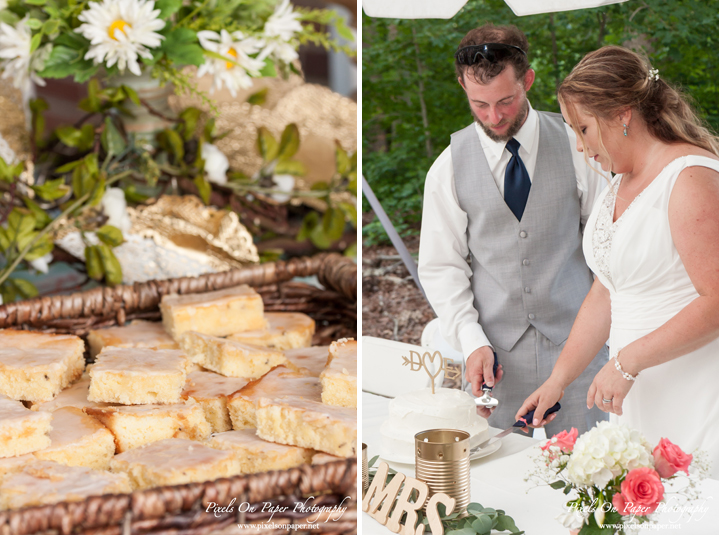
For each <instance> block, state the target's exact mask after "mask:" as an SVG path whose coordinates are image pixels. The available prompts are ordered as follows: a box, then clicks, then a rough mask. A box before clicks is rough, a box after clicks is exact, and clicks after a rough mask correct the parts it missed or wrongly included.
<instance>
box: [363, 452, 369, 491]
mask: <svg viewBox="0 0 719 535" xmlns="http://www.w3.org/2000/svg"><path fill="white" fill-rule="evenodd" d="M368 488H369V469H368V468H367V444H365V443H364V442H363V443H362V496H364V493H365V492H367V489H368Z"/></svg>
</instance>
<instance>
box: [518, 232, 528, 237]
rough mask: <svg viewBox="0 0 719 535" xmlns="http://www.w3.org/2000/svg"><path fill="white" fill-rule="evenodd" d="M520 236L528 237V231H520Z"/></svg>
mask: <svg viewBox="0 0 719 535" xmlns="http://www.w3.org/2000/svg"><path fill="white" fill-rule="evenodd" d="M519 237H520V238H526V237H527V233H526V232H525V231H522V232H520V233H519Z"/></svg>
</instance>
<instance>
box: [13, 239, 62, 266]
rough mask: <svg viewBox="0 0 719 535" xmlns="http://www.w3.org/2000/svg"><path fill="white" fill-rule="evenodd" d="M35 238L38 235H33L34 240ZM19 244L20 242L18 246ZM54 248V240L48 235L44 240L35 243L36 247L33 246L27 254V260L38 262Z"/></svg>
mask: <svg viewBox="0 0 719 535" xmlns="http://www.w3.org/2000/svg"><path fill="white" fill-rule="evenodd" d="M35 236H36V234H33V235H32V237H33V238H34V237H35ZM19 243H20V242H18V245H19ZM25 245H27V244H25ZM54 248H55V244H54V243H53V242H52V239H51V238H50V236H49V235H48V234H45V235H44V236H43V237H42V238H40V239H39V240H38V241H37V242H35V245H33V246H32V248H31V249H30V250H29V251H28V252H27V255H25V260H28V261H30V260H37V259H38V258H41V257H43V256H45V255H46V254H47V253H51V252H52V250H53V249H54Z"/></svg>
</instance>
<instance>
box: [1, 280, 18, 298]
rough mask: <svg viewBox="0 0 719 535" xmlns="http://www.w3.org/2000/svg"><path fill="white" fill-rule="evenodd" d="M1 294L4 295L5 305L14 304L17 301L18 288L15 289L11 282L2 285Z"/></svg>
mask: <svg viewBox="0 0 719 535" xmlns="http://www.w3.org/2000/svg"><path fill="white" fill-rule="evenodd" d="M0 293H2V302H3V303H12V302H13V301H15V299H17V288H15V285H14V284H13V283H12V282H10V281H9V280H7V281H5V282H3V283H2V285H0Z"/></svg>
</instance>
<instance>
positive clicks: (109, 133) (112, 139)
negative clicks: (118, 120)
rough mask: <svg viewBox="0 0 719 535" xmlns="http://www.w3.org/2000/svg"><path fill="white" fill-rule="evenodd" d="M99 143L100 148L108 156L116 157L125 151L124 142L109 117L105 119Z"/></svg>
mask: <svg viewBox="0 0 719 535" xmlns="http://www.w3.org/2000/svg"><path fill="white" fill-rule="evenodd" d="M100 141H101V143H102V148H103V149H105V152H107V153H108V154H112V155H118V154H120V153H121V152H122V151H124V150H125V140H124V139H123V137H122V134H120V131H119V130H118V129H117V128H116V127H115V123H113V121H112V119H111V118H110V117H109V116H107V117H105V128H104V129H103V131H102V135H101V136H100Z"/></svg>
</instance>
